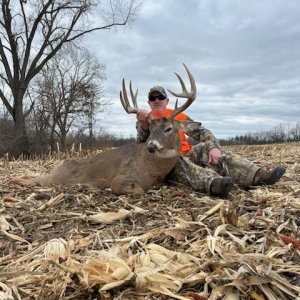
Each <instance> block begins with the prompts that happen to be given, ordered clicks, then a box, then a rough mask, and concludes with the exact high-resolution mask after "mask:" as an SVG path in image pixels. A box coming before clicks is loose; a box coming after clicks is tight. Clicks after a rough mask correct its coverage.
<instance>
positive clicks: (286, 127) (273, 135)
mask: <svg viewBox="0 0 300 300" xmlns="http://www.w3.org/2000/svg"><path fill="white" fill-rule="evenodd" d="M299 141H300V122H297V123H287V124H280V125H279V126H276V127H274V128H272V129H270V130H265V131H258V132H249V133H246V134H244V135H236V136H235V137H230V138H228V139H221V140H220V142H221V144H222V145H259V144H272V143H285V142H299Z"/></svg>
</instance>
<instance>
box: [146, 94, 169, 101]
mask: <svg viewBox="0 0 300 300" xmlns="http://www.w3.org/2000/svg"><path fill="white" fill-rule="evenodd" d="M156 99H158V100H159V101H163V100H165V99H166V97H165V96H164V95H157V96H151V95H150V96H149V101H150V102H154V101H155V100H156Z"/></svg>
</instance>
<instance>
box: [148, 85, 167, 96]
mask: <svg viewBox="0 0 300 300" xmlns="http://www.w3.org/2000/svg"><path fill="white" fill-rule="evenodd" d="M154 92H159V93H161V94H162V95H164V96H165V97H167V93H166V90H165V89H164V88H163V87H162V86H158V85H156V86H154V87H152V88H151V89H150V91H149V93H148V96H150V95H151V94H152V93H154Z"/></svg>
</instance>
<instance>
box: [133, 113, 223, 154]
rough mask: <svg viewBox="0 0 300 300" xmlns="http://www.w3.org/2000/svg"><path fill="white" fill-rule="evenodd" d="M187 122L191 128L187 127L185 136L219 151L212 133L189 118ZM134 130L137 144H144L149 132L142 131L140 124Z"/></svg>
mask: <svg viewBox="0 0 300 300" xmlns="http://www.w3.org/2000/svg"><path fill="white" fill-rule="evenodd" d="M188 121H191V126H189V131H185V134H186V135H187V136H189V137H190V138H192V139H193V140H196V143H202V142H204V143H207V144H208V148H209V149H212V148H219V149H221V147H220V143H219V141H218V139H217V138H216V137H215V136H214V135H213V133H212V132H211V131H210V130H208V129H206V128H205V127H204V126H202V125H201V123H200V122H194V121H193V120H192V119H191V118H188ZM136 129H137V142H138V143H142V142H145V141H146V140H147V138H148V136H149V134H150V131H149V130H145V129H143V128H142V127H141V124H140V122H136ZM193 144H195V143H193Z"/></svg>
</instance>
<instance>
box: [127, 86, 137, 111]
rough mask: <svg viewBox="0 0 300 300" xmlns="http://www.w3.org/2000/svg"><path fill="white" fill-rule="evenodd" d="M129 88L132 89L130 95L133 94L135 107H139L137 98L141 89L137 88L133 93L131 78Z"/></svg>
mask: <svg viewBox="0 0 300 300" xmlns="http://www.w3.org/2000/svg"><path fill="white" fill-rule="evenodd" d="M129 89H130V96H131V100H132V103H133V107H134V108H136V109H138V106H137V102H136V99H137V95H138V92H139V90H138V89H136V92H135V94H133V91H132V84H131V80H130V82H129Z"/></svg>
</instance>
